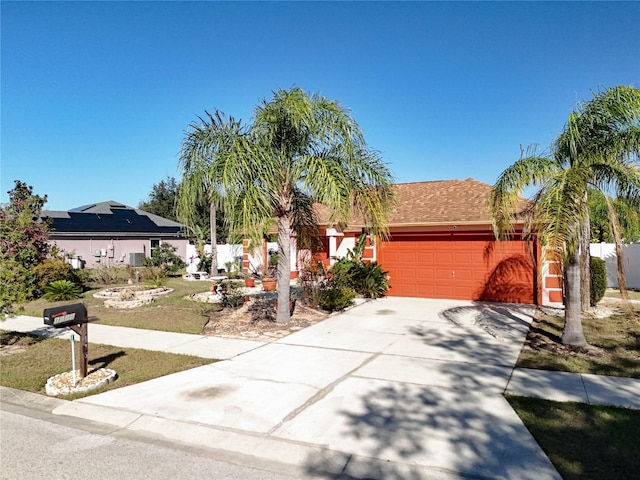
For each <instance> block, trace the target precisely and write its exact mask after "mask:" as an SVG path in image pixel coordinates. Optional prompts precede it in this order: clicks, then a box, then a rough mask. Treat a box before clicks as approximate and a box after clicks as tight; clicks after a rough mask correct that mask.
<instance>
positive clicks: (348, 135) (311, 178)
mask: <svg viewBox="0 0 640 480" xmlns="http://www.w3.org/2000/svg"><path fill="white" fill-rule="evenodd" d="M209 120H210V127H211V128H210V129H208V132H211V134H212V135H213V136H212V137H209V138H204V139H201V140H200V142H201V143H202V144H204V145H208V144H215V145H224V147H225V148H218V149H217V155H216V160H215V161H214V162H213V171H214V174H213V175H212V179H213V181H214V183H215V190H216V191H217V192H218V193H219V195H221V197H222V198H223V205H224V206H225V214H226V218H227V219H228V220H229V221H230V222H231V223H232V225H231V230H232V231H234V232H236V233H240V234H242V235H243V236H244V237H247V238H252V239H254V240H257V241H261V236H262V235H263V234H264V232H265V231H267V229H268V228H269V225H270V224H272V222H273V220H274V219H275V222H276V225H277V232H278V266H277V281H278V287H277V298H278V311H277V318H276V321H277V322H281V323H284V322H288V321H289V319H290V313H289V299H290V292H289V282H290V280H289V278H290V270H291V268H290V265H291V253H290V247H291V243H290V242H291V236H292V235H294V234H296V235H298V236H299V237H302V236H304V235H305V233H306V234H308V233H309V232H313V227H314V225H317V222H316V219H315V216H314V210H313V208H312V206H313V204H314V203H315V202H318V203H321V204H323V205H324V206H326V207H327V208H328V210H329V212H330V214H331V218H330V221H332V222H335V223H338V222H345V221H348V220H349V219H350V218H351V217H352V215H357V216H358V217H359V218H362V219H363V220H364V221H365V223H366V225H367V226H368V227H369V228H370V231H371V232H372V233H380V234H385V233H386V214H387V211H388V209H389V208H390V206H391V205H392V204H393V201H394V198H395V197H394V191H393V178H392V176H391V173H390V171H389V170H388V168H387V167H386V165H385V164H384V163H383V162H382V161H381V159H380V157H379V156H378V155H377V154H376V153H375V152H373V151H372V150H370V149H369V148H368V146H367V144H366V142H365V140H364V136H363V134H362V131H361V130H360V127H359V126H358V124H357V123H356V122H355V121H354V120H353V118H352V117H351V116H350V114H349V112H348V111H347V110H346V109H345V108H343V107H341V106H340V105H339V104H338V103H337V102H334V101H330V100H327V99H326V98H324V97H321V96H318V95H307V94H306V93H305V92H304V91H303V90H301V89H299V88H293V89H291V90H288V91H286V90H279V91H277V92H275V93H274V96H273V99H272V100H271V101H269V102H267V101H266V100H265V101H263V102H262V103H261V104H260V105H259V106H258V107H257V108H256V109H255V112H254V120H253V123H252V124H251V125H250V126H247V127H243V126H242V125H240V124H239V123H237V122H235V121H234V120H233V119H229V120H227V119H226V117H224V115H222V114H220V113H217V114H216V115H215V116H210V117H209ZM270 222H271V223H270Z"/></svg>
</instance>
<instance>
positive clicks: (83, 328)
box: [42, 303, 98, 378]
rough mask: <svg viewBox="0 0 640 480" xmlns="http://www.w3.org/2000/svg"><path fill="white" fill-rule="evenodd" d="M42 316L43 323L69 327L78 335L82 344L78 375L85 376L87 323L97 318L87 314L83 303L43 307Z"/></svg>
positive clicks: (87, 353) (87, 343) (87, 349)
mask: <svg viewBox="0 0 640 480" xmlns="http://www.w3.org/2000/svg"><path fill="white" fill-rule="evenodd" d="M42 316H43V318H44V324H45V325H50V326H52V327H54V328H64V327H69V328H70V329H71V330H73V331H74V332H76V333H77V334H78V335H80V344H81V345H82V361H81V362H80V376H81V377H82V378H84V377H86V376H87V370H88V364H89V334H88V328H87V325H88V323H89V322H93V321H95V320H98V318H97V317H89V316H88V315H87V307H86V306H85V304H84V303H73V304H71V305H62V306H60V307H52V308H45V309H44V312H43V313H42Z"/></svg>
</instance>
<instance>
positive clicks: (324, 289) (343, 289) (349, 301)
mask: <svg viewBox="0 0 640 480" xmlns="http://www.w3.org/2000/svg"><path fill="white" fill-rule="evenodd" d="M355 297H356V292H355V291H354V290H353V289H352V288H350V287H347V286H345V285H340V284H338V283H336V282H335V281H333V280H328V281H326V282H323V283H322V284H321V285H320V288H319V299H318V305H319V306H320V308H322V309H323V310H328V311H330V312H334V311H336V310H344V309H345V308H347V307H350V306H351V305H353V299H354V298H355Z"/></svg>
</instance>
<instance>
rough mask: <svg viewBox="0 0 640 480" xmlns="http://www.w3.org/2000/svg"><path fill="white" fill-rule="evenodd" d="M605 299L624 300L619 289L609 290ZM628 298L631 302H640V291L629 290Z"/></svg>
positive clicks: (605, 294)
mask: <svg viewBox="0 0 640 480" xmlns="http://www.w3.org/2000/svg"><path fill="white" fill-rule="evenodd" d="M604 296H605V298H606V297H610V298H622V295H621V294H620V290H618V289H617V288H607V290H606V291H605V293H604ZM627 296H628V298H629V300H640V290H627Z"/></svg>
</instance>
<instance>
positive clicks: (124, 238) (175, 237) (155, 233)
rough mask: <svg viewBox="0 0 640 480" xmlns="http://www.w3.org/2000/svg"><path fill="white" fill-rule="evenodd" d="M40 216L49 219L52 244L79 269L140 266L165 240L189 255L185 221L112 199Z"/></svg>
mask: <svg viewBox="0 0 640 480" xmlns="http://www.w3.org/2000/svg"><path fill="white" fill-rule="evenodd" d="M41 218H42V220H47V221H48V222H49V243H50V244H52V245H55V246H56V247H58V248H59V249H61V250H63V251H64V252H65V253H66V254H67V255H68V256H69V258H70V260H71V264H72V265H73V266H74V267H76V268H80V267H88V268H95V267H97V266H100V265H106V266H125V265H130V266H132V267H141V266H143V265H144V258H145V257H150V256H151V253H152V252H153V249H154V248H156V247H158V246H159V245H160V244H162V243H169V244H171V245H173V246H174V247H176V249H177V250H176V255H178V256H179V257H180V258H182V259H183V260H185V257H186V247H187V239H186V238H184V237H183V236H182V234H181V232H182V228H183V226H182V224H180V223H178V222H174V221H172V220H168V219H166V218H163V217H159V216H158V215H154V214H152V213H148V212H145V211H143V210H139V209H137V208H133V207H129V206H127V205H124V204H122V203H118V202H114V201H112V200H109V201H106V202H100V203H93V204H89V205H84V206H82V207H78V208H73V209H71V210H69V211H66V212H65V211H54V210H43V211H42V214H41Z"/></svg>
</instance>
